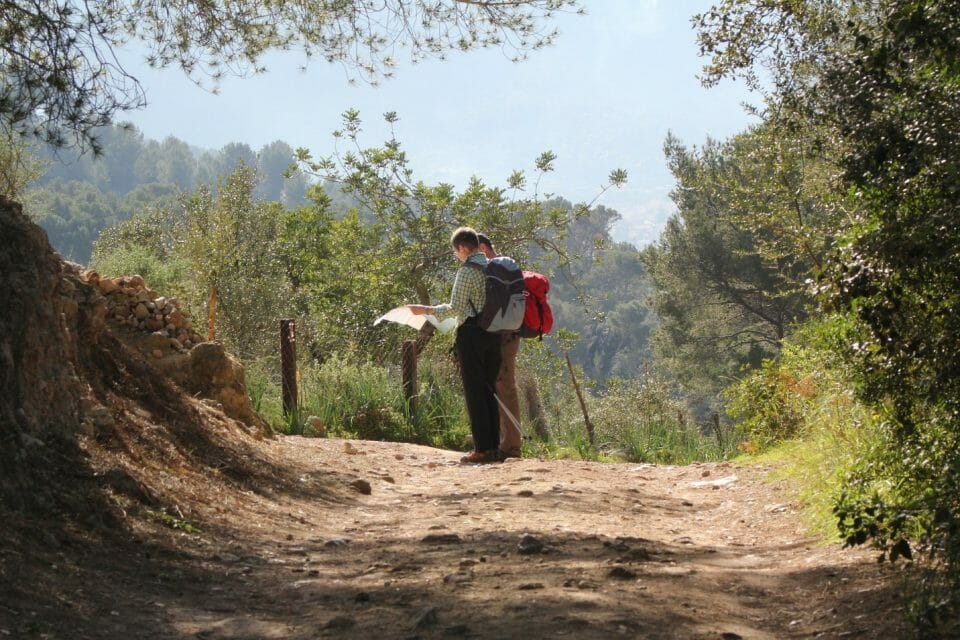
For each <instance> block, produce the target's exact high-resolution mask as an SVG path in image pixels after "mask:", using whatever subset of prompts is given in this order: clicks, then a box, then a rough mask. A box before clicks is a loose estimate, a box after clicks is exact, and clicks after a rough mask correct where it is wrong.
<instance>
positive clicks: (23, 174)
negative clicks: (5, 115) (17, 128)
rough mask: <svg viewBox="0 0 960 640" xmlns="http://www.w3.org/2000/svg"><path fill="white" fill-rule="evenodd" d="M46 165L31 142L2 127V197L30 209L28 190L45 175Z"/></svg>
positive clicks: (0, 174) (0, 157)
mask: <svg viewBox="0 0 960 640" xmlns="http://www.w3.org/2000/svg"><path fill="white" fill-rule="evenodd" d="M45 168H46V163H45V162H44V161H43V159H41V158H40V157H39V155H38V153H37V150H36V149H35V148H33V146H32V145H31V144H30V141H28V140H25V139H24V138H23V137H21V136H20V135H18V134H17V133H15V132H13V131H11V130H10V129H9V128H8V127H6V126H2V125H0V196H3V197H5V198H9V199H10V200H16V201H17V202H20V203H21V204H24V205H25V206H27V207H28V209H29V204H30V203H29V202H27V203H24V202H23V199H24V197H25V196H28V197H29V192H28V188H29V187H30V186H31V185H33V184H34V183H35V182H36V181H37V180H38V179H39V178H40V177H41V176H42V175H43V173H44V170H45Z"/></svg>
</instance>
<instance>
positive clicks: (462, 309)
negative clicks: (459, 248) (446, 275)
mask: <svg viewBox="0 0 960 640" xmlns="http://www.w3.org/2000/svg"><path fill="white" fill-rule="evenodd" d="M467 262H473V263H475V264H478V265H480V266H481V267H486V266H487V257H486V256H485V255H483V253H481V252H480V251H475V252H474V253H471V254H470V257H469V258H467ZM486 284H487V280H486V278H485V277H484V275H483V270H482V269H474V268H473V267H468V266H467V265H466V264H463V265H461V267H460V268H459V269H458V270H457V275H456V277H455V278H454V279H453V291H451V292H450V302H445V303H443V304H438V305H436V306H434V307H433V315H435V316H436V317H437V320H444V319H445V318H449V317H450V316H456V317H457V318H459V319H460V324H463V322H464V320H466V319H467V318H469V317H471V316H474V315H476V314H477V313H479V312H480V310H481V309H482V308H483V305H484V303H485V302H486V301H487V291H486ZM471 302H472V303H473V304H472V305H471Z"/></svg>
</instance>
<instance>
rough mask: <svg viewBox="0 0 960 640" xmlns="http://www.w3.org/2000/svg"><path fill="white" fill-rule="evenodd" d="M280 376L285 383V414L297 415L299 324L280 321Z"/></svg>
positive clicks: (283, 383) (290, 321) (291, 321)
mask: <svg viewBox="0 0 960 640" xmlns="http://www.w3.org/2000/svg"><path fill="white" fill-rule="evenodd" d="M280 376H281V379H282V385H283V415H285V416H292V415H296V412H297V407H298V406H299V403H298V402H297V324H296V322H295V321H293V320H281V321H280Z"/></svg>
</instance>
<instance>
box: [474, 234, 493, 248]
mask: <svg viewBox="0 0 960 640" xmlns="http://www.w3.org/2000/svg"><path fill="white" fill-rule="evenodd" d="M477 244H478V245H481V244H485V245H487V246H488V247H490V248H491V249H492V248H493V243H492V242H490V238H488V237H487V234H485V233H480V232H477Z"/></svg>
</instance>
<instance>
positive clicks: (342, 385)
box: [247, 354, 469, 449]
mask: <svg viewBox="0 0 960 640" xmlns="http://www.w3.org/2000/svg"><path fill="white" fill-rule="evenodd" d="M279 370H280V369H279V364H278V363H276V362H274V361H272V360H267V359H261V360H258V361H256V362H254V363H252V364H248V365H247V387H248V391H249V393H250V397H251V401H252V402H253V405H254V408H255V409H256V410H257V411H259V412H260V413H261V415H263V416H264V417H265V418H266V419H267V421H268V422H270V424H271V425H272V426H273V427H274V428H275V429H277V430H279V431H281V432H283V433H289V434H303V435H313V436H316V435H321V432H322V434H325V435H330V436H337V437H345V438H359V439H364V440H387V441H395V442H412V443H417V444H427V445H431V446H436V447H443V448H455V449H463V448H465V447H466V446H467V443H468V440H469V427H468V423H467V419H466V415H465V411H464V408H463V398H462V394H461V393H460V391H459V380H458V379H457V378H456V377H455V372H454V371H452V370H451V367H449V366H448V365H447V366H444V363H439V364H433V363H431V362H430V361H428V360H423V361H421V363H420V366H419V367H418V372H417V373H418V379H419V391H420V393H419V396H418V397H417V398H416V411H411V409H412V408H411V407H410V406H408V404H407V402H406V400H405V398H404V396H403V390H402V388H401V380H400V371H399V369H398V368H396V367H384V366H381V365H378V364H375V363H372V362H370V361H367V360H357V359H354V358H352V357H350V356H348V355H343V354H336V355H333V356H331V357H329V358H328V359H327V360H326V361H325V362H323V363H322V364H315V363H302V364H300V366H299V368H298V370H299V373H298V378H299V384H298V389H299V401H300V406H299V409H298V411H297V412H296V414H295V415H290V416H284V414H283V407H282V400H281V384H280V376H279ZM311 417H312V418H314V420H313V421H314V422H315V421H317V420H318V421H319V424H320V425H321V427H320V429H319V430H318V428H317V427H315V426H314V425H313V424H311V422H310V421H308V420H307V419H308V418H311Z"/></svg>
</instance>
